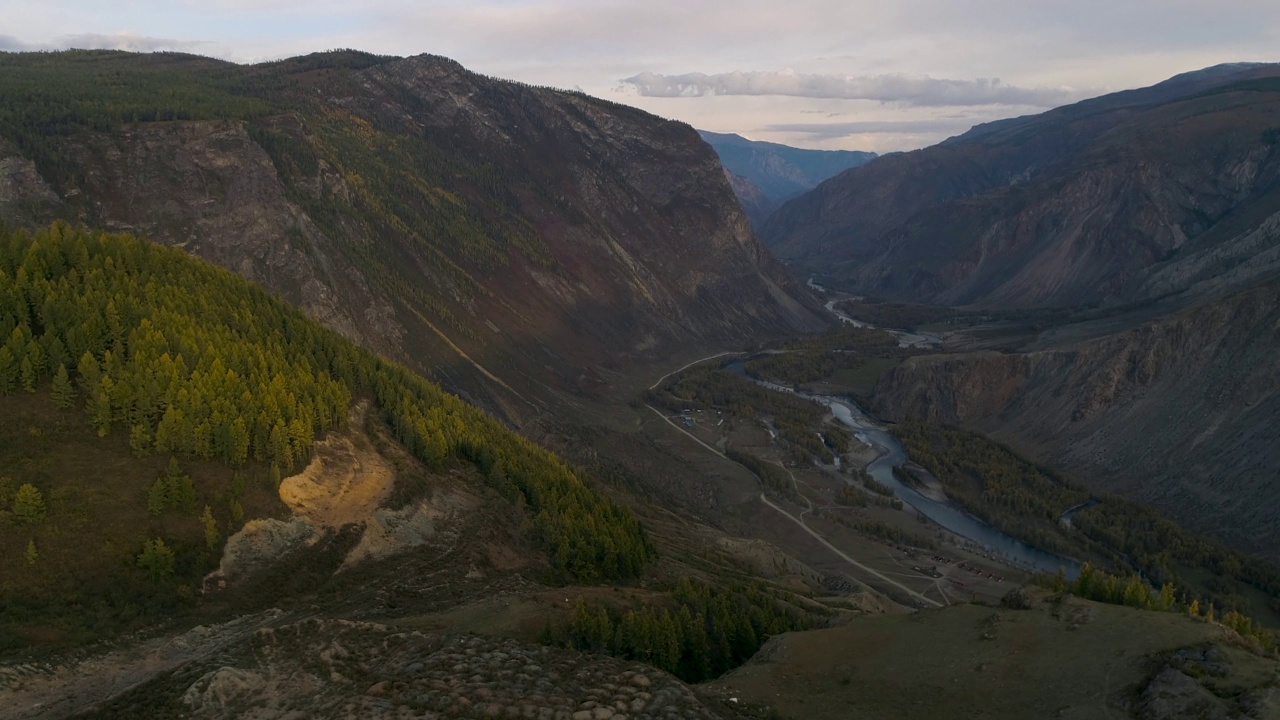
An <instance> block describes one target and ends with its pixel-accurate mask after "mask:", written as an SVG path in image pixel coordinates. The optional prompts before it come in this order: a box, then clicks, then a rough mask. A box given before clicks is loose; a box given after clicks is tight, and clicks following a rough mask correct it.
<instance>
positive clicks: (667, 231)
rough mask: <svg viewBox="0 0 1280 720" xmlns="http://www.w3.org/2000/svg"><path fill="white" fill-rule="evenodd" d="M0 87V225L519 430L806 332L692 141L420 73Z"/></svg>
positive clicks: (76, 60)
mask: <svg viewBox="0 0 1280 720" xmlns="http://www.w3.org/2000/svg"><path fill="white" fill-rule="evenodd" d="M0 64H2V65H3V72H2V73H0V74H2V75H3V77H4V79H3V80H2V81H0V86H3V89H2V90H0V92H3V94H4V96H5V98H6V104H7V105H8V106H9V107H8V108H7V110H6V112H5V113H4V114H2V115H0V130H2V132H0V137H3V138H5V140H3V141H0V142H3V144H2V145H0V219H2V220H4V221H6V222H8V223H9V224H11V225H12V224H25V223H35V222H44V221H46V220H49V219H52V218H67V219H71V220H73V221H77V222H84V223H87V224H92V225H94V226H98V227H105V228H110V229H121V230H129V231H131V232H134V233H138V234H141V235H145V236H148V237H151V238H154V239H156V240H159V241H161V242H165V243H168V244H172V245H177V246H181V247H183V248H186V249H187V250H189V251H190V252H192V253H194V254H196V255H199V256H201V257H204V258H207V259H210V260H213V261H215V262H217V263H219V264H222V265H224V266H226V267H229V268H231V269H233V270H236V271H237V272H240V273H242V274H244V275H246V276H247V277H250V278H252V279H254V280H257V281H259V282H262V283H263V284H265V285H267V286H268V287H270V288H272V289H273V290H274V291H276V292H278V293H279V294H281V295H282V296H283V297H284V298H286V299H288V300H290V301H291V302H294V303H296V304H298V305H300V306H301V307H303V308H304V309H306V311H307V312H308V313H310V314H312V315H314V316H315V317H317V318H319V319H321V320H322V321H324V322H325V323H327V324H329V325H330V326H332V327H335V328H337V329H339V330H341V331H342V332H344V333H346V334H348V335H349V336H351V337H353V338H355V339H357V340H359V341H360V342H362V343H363V344H366V345H368V346H370V347H373V348H376V349H378V350H380V351H382V352H383V353H385V354H388V355H390V356H392V357H394V358H397V359H399V360H401V361H403V362H405V363H407V364H409V365H410V366H412V367H413V368H415V369H417V370H421V371H424V372H427V373H429V374H431V375H434V376H435V377H437V378H438V379H440V380H442V381H444V382H445V383H447V384H448V385H450V386H451V387H452V388H453V389H455V390H458V391H461V392H463V393H464V394H466V395H467V396H469V397H470V398H471V399H473V400H478V401H481V402H483V403H485V404H487V405H488V406H489V407H491V408H493V409H495V410H498V411H500V412H503V413H505V414H506V415H507V416H508V417H510V418H512V419H518V418H520V417H522V416H525V415H527V414H529V413H530V412H536V411H537V410H538V409H540V408H543V407H546V402H547V398H551V397H559V394H560V393H562V392H568V393H570V394H587V395H593V394H600V393H608V392H610V388H611V387H612V386H613V385H614V383H615V382H617V381H618V380H619V379H620V375H618V374H617V372H616V371H618V370H620V369H623V368H628V367H634V366H636V365H638V364H644V363H646V362H650V361H653V360H655V359H658V358H663V359H666V358H668V357H670V356H672V355H690V356H693V355H694V354H695V353H697V352H700V351H702V350H704V349H707V348H722V347H727V346H730V345H733V346H737V345H739V344H741V343H742V342H743V341H744V340H749V339H751V338H762V337H766V336H769V335H775V334H781V333H791V332H795V331H797V330H808V329H815V328H818V327H820V326H821V321H820V320H819V319H818V315H817V314H816V313H815V312H814V311H813V310H814V308H813V306H812V305H811V304H810V301H809V300H807V299H806V296H805V294H804V293H803V291H802V290H800V289H799V288H798V286H797V285H796V283H795V282H794V281H793V280H792V279H791V277H790V276H789V275H788V273H787V272H786V271H785V270H784V269H783V268H782V267H781V266H780V265H778V264H777V263H776V262H775V261H774V260H773V259H772V258H771V257H770V256H769V254H768V253H767V252H766V251H765V250H764V248H763V246H762V245H761V244H760V243H759V242H758V241H757V240H756V238H755V236H754V235H753V233H752V230H751V228H750V225H749V223H748V220H747V218H746V216H745V215H744V214H743V213H742V211H741V210H740V209H739V207H738V205H737V203H736V202H735V200H734V197H733V193H732V190H731V189H730V186H729V183H728V182H727V180H726V179H725V177H724V175H723V173H722V171H721V168H720V164H719V162H718V161H717V159H716V156H715V154H714V153H713V152H712V151H711V150H710V148H708V147H707V146H706V145H705V144H704V143H703V142H702V141H701V140H700V139H699V138H698V135H697V132H696V131H694V130H693V129H692V128H690V127H688V126H687V125H683V124H680V123H677V122H672V121H667V120H663V119H660V118H657V117H654V116H652V115H648V114H646V113H643V112H641V111H638V110H635V109H632V108H628V107H624V106H619V105H614V104H611V103H607V102H604V101H601V100H597V99H594V98H590V97H587V96H585V95H581V94H576V93H567V92H561V91H555V90H549V89H543V88H534V87H529V86H525V85H521V84H517V83H510V82H504V81H499V80H494V79H491V78H487V77H483V76H480V75H476V74H474V73H471V72H468V71H467V70H465V69H464V68H462V67H461V66H459V65H458V64H457V63H454V62H452V61H450V60H447V59H444V58H439V57H432V56H420V57H414V58H405V59H401V58H386V57H375V56H369V55H364V54H360V53H351V52H339V53H327V54H321V55H314V56H308V57H304V58H295V59H292V60H286V61H282V62H277V63H269V64H263V65H255V66H237V65H231V64H227V63H220V62H216V61H212V60H208V59H205V58H196V57H192V56H184V55H173V54H157V55H145V56H144V55H132V54H126V53H105V52H69V53H55V54H41V55H21V54H15V55H7V56H5V57H4V58H3V60H2V61H0Z"/></svg>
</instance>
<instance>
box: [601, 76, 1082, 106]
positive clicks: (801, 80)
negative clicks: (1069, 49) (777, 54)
mask: <svg viewBox="0 0 1280 720" xmlns="http://www.w3.org/2000/svg"><path fill="white" fill-rule="evenodd" d="M622 83H623V84H625V85H631V86H633V87H634V88H635V89H636V90H637V91H638V92H639V93H640V95H641V96H643V97H665V98H683V97H704V96H707V95H783V96H789V97H804V98H824V99H837V100H874V101H877V102H882V103H897V104H900V105H907V106H915V107H953V106H973V105H1021V106H1033V107H1053V106H1055V105H1060V104H1062V103H1064V102H1069V101H1071V100H1074V99H1078V98H1079V97H1083V96H1087V93H1085V94H1082V93H1080V92H1079V91H1077V90H1073V89H1071V88H1065V87H1034V88H1023V87H1017V86H1014V85H1006V84H1004V83H1002V82H1000V80H999V78H978V79H976V80H947V79H939V78H932V77H928V76H922V75H905V74H894V75H820V74H806V73H796V72H790V71H783V72H741V71H737V72H728V73H720V74H717V75H707V74H705V73H687V74H684V75H661V74H658V73H652V72H643V73H640V74H639V75H633V76H631V77H629V78H625V79H623V80H622Z"/></svg>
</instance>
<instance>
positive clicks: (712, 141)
mask: <svg viewBox="0 0 1280 720" xmlns="http://www.w3.org/2000/svg"><path fill="white" fill-rule="evenodd" d="M698 134H699V135H701V136H702V139H703V140H706V141H707V144H709V145H710V146H711V147H712V148H713V149H715V151H716V154H717V155H719V156H720V162H721V164H723V165H724V168H725V170H726V171H727V173H728V174H729V176H730V182H731V183H732V185H733V189H734V192H735V193H736V194H737V196H738V201H739V202H741V203H742V208H743V209H744V210H746V212H747V215H748V216H749V217H750V218H751V220H752V222H753V223H755V224H756V226H757V227H759V226H760V225H761V224H762V223H763V222H764V221H765V220H766V219H767V218H768V217H769V215H771V214H772V213H773V211H774V210H776V209H778V207H779V206H780V205H781V204H782V203H784V202H786V201H787V200H789V199H791V198H793V197H795V196H796V195H799V194H801V193H803V192H805V191H807V190H812V189H813V188H815V187H817V185H818V183H821V182H822V181H823V180H826V179H828V178H831V177H834V176H835V175H838V174H840V173H842V172H844V171H845V170H848V169H849V168H851V167H857V166H859V165H862V164H864V163H866V162H868V161H869V160H871V159H873V158H875V157H876V154H875V153H873V152H861V151H857V150H806V149H804V148H796V147H791V146H789V145H779V144H778V143H771V142H759V141H756V140H748V139H746V138H744V137H742V136H741V135H735V134H732V133H714V132H708V131H706V130H699V131H698Z"/></svg>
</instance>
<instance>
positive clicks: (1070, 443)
mask: <svg viewBox="0 0 1280 720" xmlns="http://www.w3.org/2000/svg"><path fill="white" fill-rule="evenodd" d="M1276 347H1280V281H1277V280H1274V279H1272V280H1271V281H1269V282H1267V283H1264V284H1262V285H1260V286H1257V287H1254V288H1251V289H1249V290H1246V291H1242V292H1239V293H1236V294H1233V295H1231V296H1229V297H1225V298H1218V299H1213V300H1208V301H1204V302H1202V303H1200V304H1198V305H1196V306H1195V307H1193V308H1190V309H1188V310H1185V311H1183V312H1181V313H1178V314H1176V315H1173V316H1170V317H1166V318H1162V319H1159V320H1156V321H1152V322H1148V323H1145V324H1142V325H1140V326H1138V327H1136V328H1134V329H1132V330H1128V331H1124V332H1120V333H1115V334H1106V335H1102V336H1101V337H1096V338H1093V339H1089V340H1084V341H1080V342H1074V343H1064V342H1057V343H1051V345H1050V347H1047V348H1046V349H1041V350H1035V351H1031V352H1025V353H1008V354H1001V353H994V352H983V353H970V354H962V355H951V356H931V357H917V358H912V359H909V360H907V361H906V362H904V363H903V364H902V365H901V366H900V367H898V368H897V369H895V370H894V371H892V372H891V373H889V374H887V375H886V376H885V377H884V378H883V379H882V381H881V383H880V384H879V386H878V387H877V388H876V393H875V407H876V410H877V411H878V412H879V413H881V414H883V415H884V416H886V417H891V418H894V419H907V418H911V419H926V418H927V419H935V420H940V421H942V422H946V423H951V424H957V425H963V426H968V427H972V428H975V429H979V430H981V431H984V432H988V433H991V434H993V435H995V436H996V437H999V438H1001V439H1004V440H1006V441H1008V442H1010V443H1011V444H1013V445H1015V446H1017V447H1019V448H1021V449H1023V450H1025V451H1029V452H1031V453H1032V454H1034V455H1037V456H1039V457H1041V458H1042V459H1045V460H1047V461H1049V462H1050V463H1052V464H1054V465H1057V466H1059V467H1062V468H1064V469H1067V470H1069V471H1070V472H1071V473H1073V474H1074V475H1076V476H1077V477H1078V478H1079V479H1081V480H1083V481H1085V482H1086V483H1088V484H1089V485H1091V486H1092V487H1094V488H1096V489H1099V490H1109V491H1114V492H1121V493H1124V494H1127V495H1130V496H1133V497H1137V498H1140V499H1143V500H1146V501H1149V502H1151V503H1153V504H1154V505H1156V506H1157V507H1159V508H1160V509H1161V510H1163V511H1164V512H1166V513H1168V514H1169V515H1171V516H1173V517H1174V518H1176V519H1177V520H1179V521H1180V522H1182V523H1184V524H1186V525H1187V526H1189V527H1192V528H1195V529H1197V530H1201V531H1204V532H1207V533H1209V534H1211V535H1215V536H1217V537H1218V538H1220V539H1222V540H1224V541H1227V542H1229V543H1231V544H1233V545H1236V546H1237V547H1241V548H1245V549H1248V550H1251V551H1254V552H1258V553H1263V554H1266V555H1268V556H1269V557H1271V559H1273V560H1277V559H1280V552H1278V551H1277V548H1280V519H1277V517H1276V514H1275V508H1277V507H1280V483H1277V482H1276V468H1277V467H1280V441H1278V440H1280V435H1278V434H1277V428H1280V358H1277V355H1276V353H1275V348H1276Z"/></svg>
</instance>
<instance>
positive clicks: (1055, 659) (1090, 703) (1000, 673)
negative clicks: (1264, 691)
mask: <svg viewBox="0 0 1280 720" xmlns="http://www.w3.org/2000/svg"><path fill="white" fill-rule="evenodd" d="M1225 632H1226V631H1224V630H1223V629H1222V628H1221V627H1219V626H1217V625H1212V624H1209V623H1205V622H1200V621H1195V620H1192V619H1190V618H1187V617H1185V616H1183V615H1179V614H1173V613H1154V612H1144V611H1139V610H1132V609H1129V608H1123V607H1116V606H1107V605H1099V604H1096V603H1091V602H1087V601H1083V600H1076V599H1068V600H1067V601H1065V603H1064V604H1063V605H1062V606H1061V608H1060V609H1057V610H1055V609H1054V608H1053V607H1052V606H1049V605H1043V606H1041V607H1038V608H1036V609H1033V610H1027V611H1010V610H1001V609H998V608H993V607H985V606H980V605H961V606H956V607H951V608H946V609H943V610H938V611H927V612H919V613H915V614H912V615H882V616H876V617H869V618H863V619H859V620H855V621H854V622H851V623H849V624H848V625H845V626H843V627H839V628H833V629H826V630H814V631H810V632H805V633H793V634H788V635H784V636H781V637H780V638H778V639H777V640H775V641H774V644H773V645H771V646H770V647H768V648H766V649H765V650H764V651H762V653H761V654H760V655H759V656H757V658H756V659H754V660H753V661H752V662H751V663H749V664H747V665H746V666H744V667H742V668H740V669H738V670H737V671H735V672H733V673H731V674H729V675H728V676H726V677H724V678H721V679H720V680H718V681H716V682H715V683H713V684H712V686H713V687H714V688H716V690H717V691H723V692H725V693H729V694H732V695H733V696H736V697H739V698H740V699H742V700H743V701H745V702H759V703H768V704H770V705H772V706H774V707H775V708H776V709H777V710H778V711H780V712H781V714H782V715H783V716H784V717H790V718H800V717H803V718H812V719H814V720H822V719H823V718H833V719H835V718H848V717H857V718H860V719H862V720H878V719H881V718H883V719H885V720H888V719H890V718H893V719H897V718H907V717H920V718H937V719H939V720H945V719H947V718H973V717H982V718H992V719H994V718H1011V719H1012V718H1019V719H1021V718H1027V717H1059V718H1081V719H1083V718H1098V717H1110V716H1115V717H1121V716H1123V717H1127V716H1128V714H1127V713H1126V712H1125V707H1126V705H1127V704H1128V703H1130V702H1131V701H1133V700H1135V699H1136V698H1137V688H1138V687H1139V686H1140V685H1142V684H1144V683H1145V681H1146V680H1148V679H1150V677H1151V676H1152V675H1153V674H1154V668H1153V665H1154V663H1153V661H1152V660H1150V659H1149V656H1151V655H1152V654H1155V653H1163V652H1167V651H1170V650H1174V649H1177V648H1182V647H1186V646H1191V645H1199V644H1202V643H1208V642H1218V643H1221V642H1223V641H1224V639H1225V638H1226V637H1227V636H1226V635H1225ZM1223 652H1225V653H1227V656H1228V657H1229V658H1230V660H1231V661H1232V665H1233V672H1232V679H1231V681H1227V682H1240V681H1242V680H1250V679H1252V680H1253V681H1254V682H1258V679H1257V678H1258V677H1260V678H1261V682H1262V683H1265V682H1266V681H1267V678H1268V676H1269V675H1271V676H1272V677H1273V674H1274V673H1275V672H1276V671H1277V669H1280V668H1278V667H1277V665H1276V663H1275V661H1274V660H1267V659H1265V658H1262V657H1259V656H1257V655H1253V654H1251V653H1247V652H1244V651H1241V650H1239V649H1238V648H1236V647H1228V648H1226V649H1224V650H1223ZM1255 671H1260V672H1261V675H1259V673H1258V672H1255ZM1268 671H1269V672H1268Z"/></svg>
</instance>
